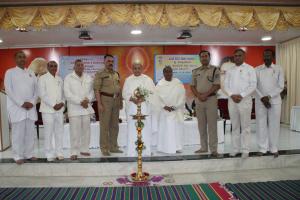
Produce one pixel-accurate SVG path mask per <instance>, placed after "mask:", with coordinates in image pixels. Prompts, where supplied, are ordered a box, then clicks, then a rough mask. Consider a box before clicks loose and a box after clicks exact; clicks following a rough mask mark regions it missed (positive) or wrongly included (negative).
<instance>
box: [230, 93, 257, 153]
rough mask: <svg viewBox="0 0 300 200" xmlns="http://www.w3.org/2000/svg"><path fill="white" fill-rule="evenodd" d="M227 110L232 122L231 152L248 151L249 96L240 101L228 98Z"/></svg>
mask: <svg viewBox="0 0 300 200" xmlns="http://www.w3.org/2000/svg"><path fill="white" fill-rule="evenodd" d="M228 110H229V115H230V120H231V124H232V137H231V138H232V139H231V143H232V147H233V153H239V152H241V153H249V151H250V147H249V145H250V139H251V135H250V134H251V129H250V125H251V110H252V99H251V97H250V96H248V97H245V98H244V99H243V100H242V101H241V102H240V103H234V102H233V100H232V99H231V98H230V99H229V100H228ZM240 130H242V133H240Z"/></svg>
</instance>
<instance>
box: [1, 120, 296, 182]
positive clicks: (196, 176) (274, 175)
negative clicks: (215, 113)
mask: <svg viewBox="0 0 300 200" xmlns="http://www.w3.org/2000/svg"><path fill="white" fill-rule="evenodd" d="M227 128H228V130H227V131H226V135H225V143H224V144H219V147H218V148H219V152H220V153H228V152H230V151H231V134H230V130H229V128H230V126H227ZM279 141H280V142H279V149H280V150H293V149H298V150H299V149H300V132H293V131H290V130H289V127H288V126H286V125H282V126H281V135H280V140H279ZM197 149H199V146H198V145H194V146H185V147H184V150H183V152H182V153H180V154H177V155H168V154H163V153H159V152H156V151H155V149H154V152H153V156H154V157H156V158H160V157H161V158H162V157H166V156H174V157H173V158H175V159H176V157H175V156H177V157H178V158H179V157H181V158H182V156H183V157H187V156H192V155H195V154H194V151H195V150H197ZM123 150H125V149H123ZM251 151H252V152H255V151H257V145H256V134H255V127H252V138H251ZM35 152H36V155H37V156H38V157H40V158H44V157H45V156H44V152H43V131H42V130H41V133H40V139H39V140H37V141H36V147H35ZM91 153H92V156H91V157H92V158H99V157H102V155H101V153H100V150H99V149H91ZM64 154H65V157H68V156H69V149H65V150H64ZM112 156H113V157H121V158H124V157H126V155H125V154H124V153H123V154H113V155H112ZM11 157H12V152H11V149H8V150H7V151H5V152H1V153H0V159H3V160H5V159H7V158H11ZM269 158H270V157H269ZM282 158H283V157H282ZM104 159H105V158H104ZM237 159H240V158H237ZM253 159H255V160H256V161H255V162H261V161H262V160H263V159H264V160H272V159H268V157H266V158H262V159H260V158H253ZM44 160H45V159H44ZM91 160H93V159H91ZM124 160H126V158H124ZM233 160H234V159H233ZM283 160H284V159H283ZM91 162H92V161H91ZM184 162H185V161H184ZM187 162H188V161H187ZM208 162H210V161H208ZM228 162H231V160H228ZM239 162H243V161H242V160H239ZM297 162H298V161H297ZM298 163H299V162H298ZM91 164H93V163H91ZM94 164H95V163H94ZM0 165H1V163H0ZM34 165H40V164H38V163H37V164H34ZM59 165H60V164H59ZM61 165H63V164H61ZM132 165H134V166H135V164H134V163H132ZM147 165H148V164H145V167H146V169H147V167H148V166H147ZM154 165H160V162H156V163H155V164H154ZM4 166H7V167H9V166H10V167H12V168H19V167H18V166H17V165H15V164H9V163H8V164H5V165H3V167H4ZM26 166H28V167H29V165H27V164H25V165H24V166H22V167H26ZM43 166H44V165H43ZM51 166H52V165H49V167H50V168H49V167H48V168H49V170H51V169H52V168H51ZM89 166H90V165H89V164H88V165H86V167H87V168H89ZM97 166H100V165H99V164H98V165H97ZM189 166H190V165H189ZM41 167H42V164H41ZM215 167H217V166H215ZM218 167H219V168H220V167H221V168H222V166H218ZM4 168H5V167H4ZM2 169H3V168H2ZM21 169H22V170H23V168H21ZM299 170H300V169H299V164H295V165H291V167H285V168H284V167H283V168H272V167H268V168H263V169H244V170H232V171H230V170H229V171H222V170H220V171H214V172H210V171H205V172H197V173H188V172H184V173H172V172H171V171H170V173H166V174H162V175H164V176H165V177H166V178H165V181H164V182H162V183H161V184H164V185H166V184H191V183H209V182H216V181H218V182H221V183H228V182H230V183H237V182H251V181H271V180H292V179H300V173H298V172H299ZM150 171H151V172H152V171H153V170H150ZM117 178H118V177H117V176H112V175H109V174H107V176H106V175H105V176H82V175H78V176H61V177H60V176H26V175H25V176H24V175H23V176H10V175H8V176H0V187H52V186H53V187H67V186H120V184H119V183H118V182H117V181H116V179H117Z"/></svg>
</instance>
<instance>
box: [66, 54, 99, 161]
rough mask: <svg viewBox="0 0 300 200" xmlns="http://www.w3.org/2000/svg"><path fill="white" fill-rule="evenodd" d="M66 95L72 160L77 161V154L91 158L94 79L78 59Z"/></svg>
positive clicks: (69, 76)
mask: <svg viewBox="0 0 300 200" xmlns="http://www.w3.org/2000/svg"><path fill="white" fill-rule="evenodd" d="M64 93H65V97H66V99H67V103H68V117H69V120H70V142H71V160H77V154H78V153H79V151H80V154H81V155H83V156H90V155H91V154H90V152H89V144H90V135H91V124H90V123H91V120H90V118H91V115H92V114H93V113H95V112H94V110H93V108H92V106H91V103H92V101H93V100H94V97H95V95H94V91H93V79H92V78H91V77H90V76H89V75H88V74H86V73H84V64H83V62H82V60H80V59H78V60H76V61H75V64H74V71H73V72H72V73H71V74H68V75H67V76H66V78H65V82H64Z"/></svg>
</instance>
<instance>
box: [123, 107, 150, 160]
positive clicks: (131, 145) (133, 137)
mask: <svg viewBox="0 0 300 200" xmlns="http://www.w3.org/2000/svg"><path fill="white" fill-rule="evenodd" d="M141 106H142V107H141V111H142V114H143V115H147V116H146V119H145V120H143V123H144V127H143V129H142V141H143V142H144V146H145V149H144V150H143V156H151V138H152V128H151V127H152V121H151V120H152V117H151V115H149V111H148V110H149V108H148V107H147V104H146V103H142V105H141ZM127 109H128V110H127V111H126V112H127V133H128V140H127V156H129V157H135V156H137V151H136V147H137V146H136V144H135V142H136V141H137V130H136V126H135V123H136V121H137V120H134V119H132V115H135V114H136V111H137V106H136V105H135V104H134V103H132V102H130V103H129V104H128V107H127Z"/></svg>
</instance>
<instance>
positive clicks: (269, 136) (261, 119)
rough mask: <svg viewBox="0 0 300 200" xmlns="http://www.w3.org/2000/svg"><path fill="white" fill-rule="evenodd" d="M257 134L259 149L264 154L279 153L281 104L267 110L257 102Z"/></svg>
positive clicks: (273, 105)
mask: <svg viewBox="0 0 300 200" xmlns="http://www.w3.org/2000/svg"><path fill="white" fill-rule="evenodd" d="M255 106H256V107H255V108H256V132H257V140H258V148H259V151H260V152H262V153H266V152H267V151H271V153H276V152H277V151H278V138H279V133H280V114H281V104H272V105H271V108H269V109H267V108H266V107H265V106H264V105H263V104H262V103H260V102H256V103H255Z"/></svg>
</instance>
